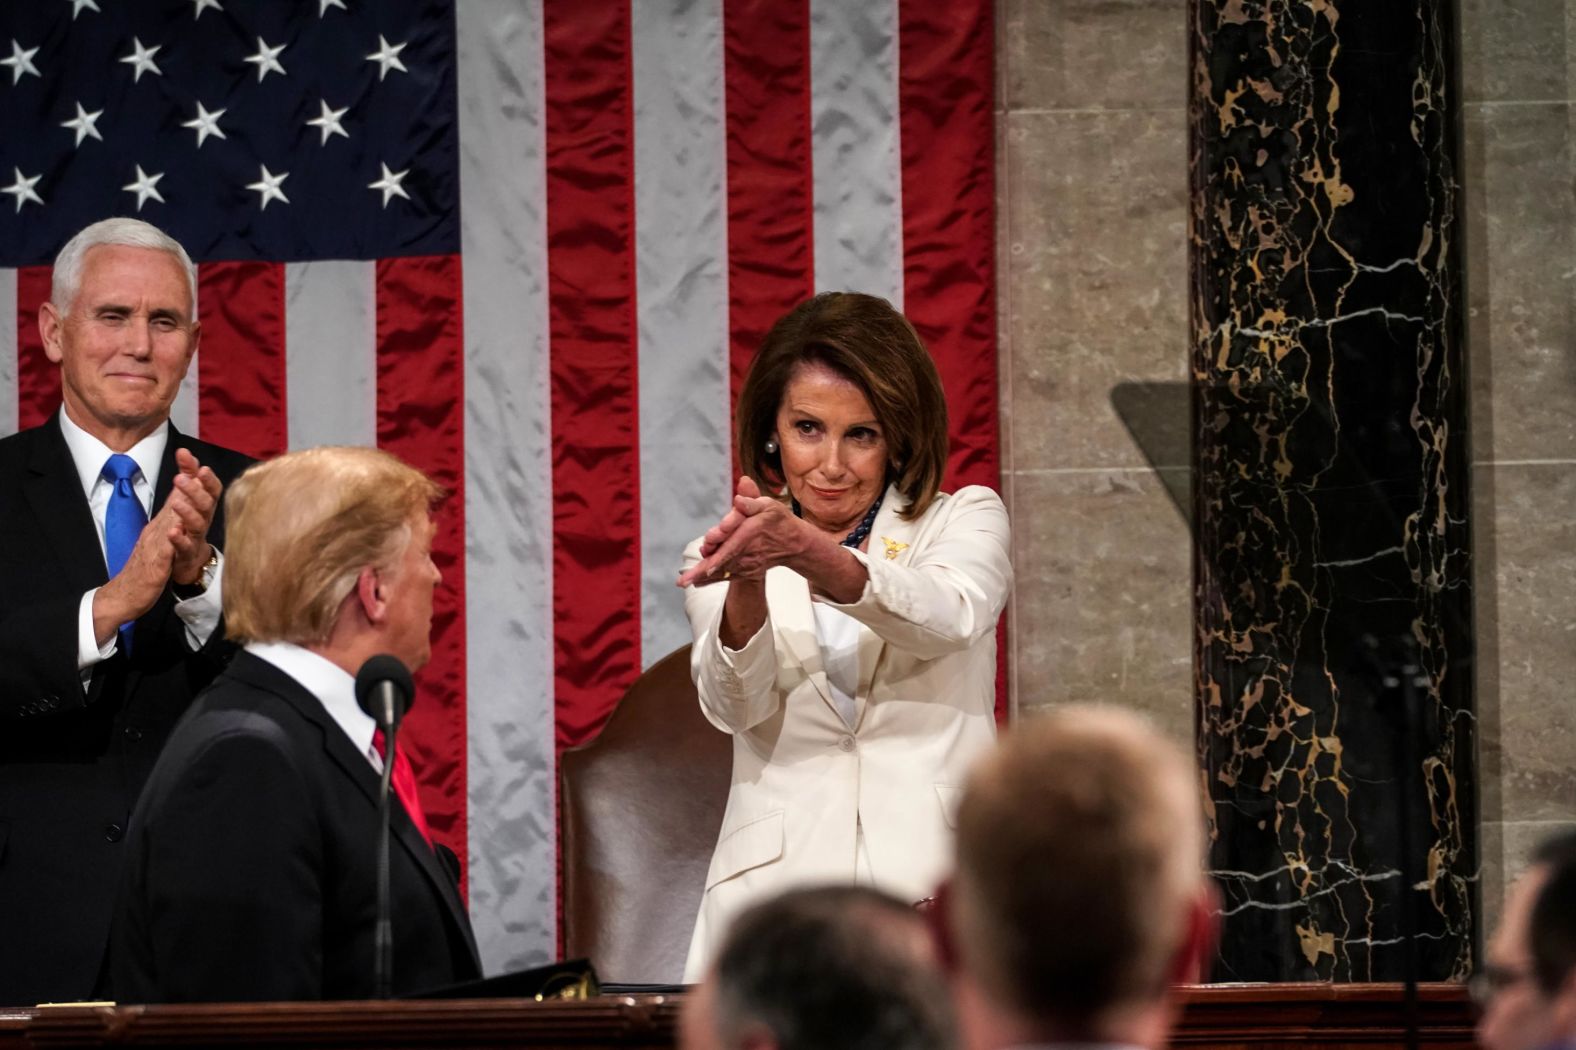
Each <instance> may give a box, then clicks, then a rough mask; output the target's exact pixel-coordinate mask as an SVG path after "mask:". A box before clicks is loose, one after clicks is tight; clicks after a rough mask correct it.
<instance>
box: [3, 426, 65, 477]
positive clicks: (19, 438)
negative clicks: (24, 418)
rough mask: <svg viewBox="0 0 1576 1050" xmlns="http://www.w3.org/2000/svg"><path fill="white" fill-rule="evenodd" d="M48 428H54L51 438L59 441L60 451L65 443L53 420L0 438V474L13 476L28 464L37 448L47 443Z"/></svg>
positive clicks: (48, 437)
mask: <svg viewBox="0 0 1576 1050" xmlns="http://www.w3.org/2000/svg"><path fill="white" fill-rule="evenodd" d="M50 427H54V428H55V432H54V435H53V436H54V437H55V438H57V439H58V440H59V442H60V447H61V449H64V448H65V444H66V441H65V438H64V437H63V436H61V434H60V424H58V423H56V422H54V420H53V419H51V420H50V422H48V423H45V424H43V425H42V426H36V427H28V428H27V429H26V430H18V431H17V432H16V433H15V434H9V435H7V436H6V437H3V438H0V474H5V475H8V476H13V475H15V474H16V473H17V472H18V471H20V470H21V469H22V468H23V467H25V466H26V465H27V464H28V463H30V462H31V461H32V459H33V457H34V456H35V455H36V454H37V452H38V450H39V448H40V447H41V446H43V445H44V444H45V443H46V442H48V441H49V439H50V437H51V435H50V433H49V428H50Z"/></svg>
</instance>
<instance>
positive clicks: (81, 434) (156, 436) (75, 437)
mask: <svg viewBox="0 0 1576 1050" xmlns="http://www.w3.org/2000/svg"><path fill="white" fill-rule="evenodd" d="M60 433H61V434H62V435H63V436H64V437H65V439H66V448H68V449H70V451H71V461H72V463H74V464H75V465H76V468H77V477H78V478H80V479H81V481H82V492H83V494H84V495H88V496H91V495H92V494H93V486H94V485H96V484H98V480H99V476H100V475H101V474H102V473H103V472H104V464H105V463H106V462H107V461H108V460H109V457H111V456H113V455H114V454H115V450H114V449H112V448H110V447H109V446H108V445H106V444H104V442H102V441H100V440H99V439H98V438H96V437H94V436H93V435H92V434H89V433H88V432H87V431H86V430H83V429H82V428H81V427H79V426H77V425H76V423H74V422H73V421H72V419H71V416H70V415H69V414H67V412H66V410H65V409H64V408H61V410H60ZM169 443H170V424H169V422H168V421H167V420H166V421H165V423H164V425H163V426H161V427H158V428H157V429H155V430H154V432H153V433H151V434H149V435H148V436H147V437H145V438H143V439H142V440H141V441H139V442H137V443H136V444H135V445H133V446H131V448H129V449H127V450H126V455H128V456H130V457H131V458H132V459H134V460H136V461H137V469H139V470H141V471H142V477H143V480H145V481H146V482H147V483H148V489H149V491H152V490H153V489H156V488H158V485H159V465H160V464H162V463H163V462H164V449H165V447H166V446H167V445H169Z"/></svg>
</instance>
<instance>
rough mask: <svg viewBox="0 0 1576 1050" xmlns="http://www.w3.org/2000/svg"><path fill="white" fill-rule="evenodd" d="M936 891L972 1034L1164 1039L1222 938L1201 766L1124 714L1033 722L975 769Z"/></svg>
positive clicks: (1026, 1038)
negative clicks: (950, 869) (1177, 991)
mask: <svg viewBox="0 0 1576 1050" xmlns="http://www.w3.org/2000/svg"><path fill="white" fill-rule="evenodd" d="M938 896H939V906H938V909H937V915H936V919H937V922H936V925H937V929H938V932H939V934H940V938H941V943H942V956H943V960H944V962H945V964H946V965H947V967H948V969H949V971H950V972H951V974H952V977H953V988H954V993H955V995H956V998H957V1003H958V1011H959V1024H960V1026H961V1028H962V1032H963V1035H964V1039H965V1045H968V1046H971V1047H996V1046H1009V1045H1015V1044H1018V1043H1030V1042H1118V1043H1127V1044H1129V1045H1134V1046H1151V1047H1152V1046H1159V1045H1162V1044H1163V1043H1164V1042H1165V1039H1166V1034H1167V1030H1168V1029H1169V1026H1170V1024H1171V1022H1172V1020H1173V1015H1174V1012H1175V1005H1174V1003H1173V1002H1172V996H1171V994H1170V989H1171V987H1172V986H1173V985H1174V984H1176V983H1178V982H1181V981H1189V980H1197V979H1198V975H1199V971H1200V968H1201V966H1202V964H1203V962H1204V960H1205V958H1206V956H1207V955H1208V954H1209V953H1210V952H1211V951H1212V949H1213V944H1214V937H1213V933H1214V928H1215V922H1214V918H1213V914H1212V905H1213V901H1214V897H1213V893H1212V891H1211V890H1210V888H1209V884H1208V882H1207V880H1206V879H1205V876H1204V871H1203V816H1202V812H1201V809H1200V805H1199V788H1198V780H1197V775H1196V773H1195V771H1194V767H1193V763H1192V762H1191V761H1189V759H1188V757H1187V756H1186V755H1184V754H1183V753H1182V751H1181V750H1180V749H1179V748H1177V747H1176V746H1175V745H1174V744H1172V743H1171V742H1170V741H1168V740H1166V739H1165V738H1163V737H1161V736H1160V735H1159V734H1158V733H1157V732H1156V731H1155V730H1154V729H1152V728H1151V727H1150V726H1149V725H1148V724H1147V723H1145V722H1144V721H1143V720H1142V719H1140V718H1139V717H1137V716H1136V715H1133V714H1130V713H1127V712H1123V711H1119V710H1115V709H1104V708H1079V707H1069V708H1064V709H1061V710H1059V711H1056V712H1054V713H1051V714H1048V715H1044V716H1041V717H1038V718H1034V719H1031V720H1028V721H1026V722H1025V723H1024V724H1022V725H1021V726H1019V727H1018V728H1017V729H1015V730H1014V731H1012V732H1011V733H1010V734H1008V735H1007V736H1006V737H1005V738H1004V739H1003V742H1002V744H1001V746H1000V748H999V749H998V750H997V751H996V752H994V753H992V754H990V755H987V756H986V757H985V758H984V759H983V760H982V761H981V763H980V764H979V765H978V766H977V767H976V768H975V770H974V772H973V774H972V775H971V776H970V778H969V781H968V784H967V788H966V790H965V792H964V796H963V801H962V803H961V805H960V808H959V811H958V826H957V864H956V869H955V872H954V874H953V877H952V880H951V882H950V883H949V884H947V885H945V886H943V887H942V891H941V893H940V894H939V895H938Z"/></svg>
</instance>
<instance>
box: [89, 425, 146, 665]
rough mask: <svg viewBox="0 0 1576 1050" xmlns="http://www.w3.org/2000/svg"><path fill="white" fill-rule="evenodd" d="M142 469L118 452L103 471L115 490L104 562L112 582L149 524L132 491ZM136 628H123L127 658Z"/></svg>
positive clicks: (107, 521) (106, 521)
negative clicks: (132, 482)
mask: <svg viewBox="0 0 1576 1050" xmlns="http://www.w3.org/2000/svg"><path fill="white" fill-rule="evenodd" d="M140 469H141V468H139V467H138V466H137V461H136V460H134V459H132V458H131V457H130V456H128V455H125V454H123V453H120V452H117V453H115V454H114V455H113V456H111V457H109V460H108V462H106V463H105V464H104V469H103V470H102V471H100V474H101V475H102V476H103V478H104V480H105V481H107V482H109V483H110V484H111V485H113V486H114V488H113V489H112V490H111V491H110V494H109V506H108V507H107V508H105V511H104V561H105V563H106V565H107V566H108V568H109V574H110V577H111V578H113V577H115V576H117V575H119V573H120V570H121V569H123V568H125V566H126V559H127V558H129V557H131V550H132V548H133V547H135V546H136V545H137V537H138V536H141V535H142V529H143V526H145V525H147V524H148V512H147V511H145V510H143V509H142V501H141V500H140V499H138V498H137V491H136V489H134V488H132V487H131V479H132V478H134V477H136V476H137V473H138V471H139V470H140ZM133 626H134V624H131V623H123V624H121V625H120V646H121V648H122V649H124V650H126V655H127V656H130V655H131V629H132V627H133Z"/></svg>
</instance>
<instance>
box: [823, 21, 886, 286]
mask: <svg viewBox="0 0 1576 1050" xmlns="http://www.w3.org/2000/svg"><path fill="white" fill-rule="evenodd" d="M810 107H811V108H810V113H811V133H810V146H811V153H812V156H813V161H812V166H813V168H814V178H815V287H816V290H818V291H822V290H834V291H857V292H868V293H870V294H871V295H879V296H883V297H885V298H886V299H888V300H890V301H891V302H892V305H893V306H895V307H897V308H898V309H899V310H901V309H902V308H903V174H902V167H901V155H900V151H899V143H898V130H899V128H898V89H897V0H810Z"/></svg>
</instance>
